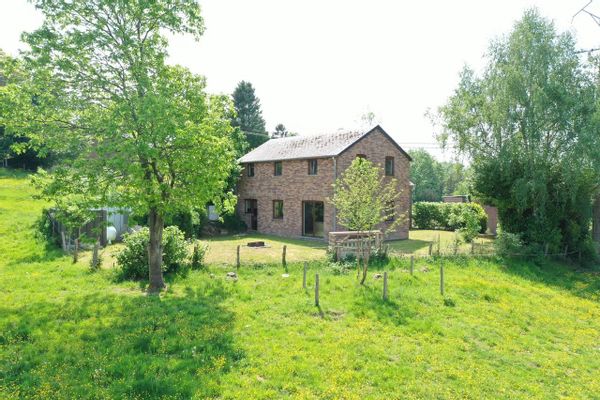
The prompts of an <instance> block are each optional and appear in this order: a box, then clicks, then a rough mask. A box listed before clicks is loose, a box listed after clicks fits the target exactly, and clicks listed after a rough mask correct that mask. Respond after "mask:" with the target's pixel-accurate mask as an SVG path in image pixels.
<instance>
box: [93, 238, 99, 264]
mask: <svg viewBox="0 0 600 400" xmlns="http://www.w3.org/2000/svg"><path fill="white" fill-rule="evenodd" d="M99 268H100V260H99V259H98V242H96V243H94V250H93V252H92V269H93V270H97V269H99Z"/></svg>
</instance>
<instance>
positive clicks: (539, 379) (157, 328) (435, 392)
mask: <svg viewBox="0 0 600 400" xmlns="http://www.w3.org/2000/svg"><path fill="white" fill-rule="evenodd" d="M32 193H33V192H32V189H31V188H30V186H29V183H28V180H27V177H26V176H25V175H23V174H14V173H9V172H7V171H2V170H0V398H2V399H16V398H27V399H36V398H37V399H48V398H53V399H54V398H56V399H71V398H89V399H92V398H93V399H114V398H132V399H134V398H135V399H150V398H165V399H166V398H169V399H188V398H198V399H200V398H239V399H255V398H261V399H272V398H305V399H390V398H403V399H404V398H415V399H416V398H420V399H423V398H437V399H452V398H456V399H458V398H461V399H463V398H472V399H482V398H501V399H517V398H522V399H531V398H539V399H553V398H572V399H595V398H596V399H597V398H599V395H598V394H599V393H600V381H599V380H598V374H599V371H600V277H599V276H598V275H595V274H593V273H582V272H575V270H574V269H572V268H570V267H568V266H563V265H558V264H548V265H535V264H533V263H527V262H516V261H514V262H513V261H511V262H508V261H501V260H498V261H481V260H471V261H468V260H460V259H457V260H455V261H453V262H450V261H447V262H446V264H445V273H446V283H447V286H446V296H445V298H443V297H442V296H440V294H439V269H438V263H437V262H435V261H434V260H426V259H423V260H420V261H419V262H418V263H417V268H416V270H417V272H416V273H415V275H414V276H412V277H411V276H410V274H409V273H408V272H407V270H406V268H407V264H406V261H399V260H396V261H394V262H392V263H390V265H388V266H387V270H388V271H389V276H390V281H389V284H390V300H389V301H388V302H383V301H382V300H381V286H382V282H381V280H375V279H373V274H371V276H370V277H369V279H368V284H367V286H366V287H361V286H360V285H357V284H356V280H355V277H354V274H353V271H350V273H349V274H346V275H337V274H336V271H335V270H333V269H331V268H327V267H326V266H325V264H324V263H312V264H311V265H310V273H309V282H308V283H309V288H308V289H307V290H303V289H302V274H301V265H299V264H292V265H291V266H290V277H288V278H285V277H282V273H283V271H282V270H281V269H280V268H278V267H276V266H261V265H256V266H253V267H252V268H250V267H249V266H246V265H242V268H241V269H240V271H239V273H238V274H239V279H238V280H237V281H231V280H227V279H226V278H225V273H226V272H227V270H226V269H223V268H221V267H217V266H212V267H211V268H210V273H208V272H193V273H191V274H190V275H189V276H188V277H185V278H180V277H179V278H174V279H171V280H170V282H169V285H170V287H169V291H168V292H167V293H165V294H163V295H161V296H160V297H147V296H145V295H144V294H143V291H142V289H141V288H142V287H143V284H139V283H135V282H125V283H116V282H114V280H113V274H112V272H111V268H110V267H111V266H105V269H104V270H103V271H102V272H100V273H91V272H89V271H88V268H87V265H85V263H84V262H81V263H80V264H75V265H74V264H72V263H71V260H70V258H69V257H68V256H63V255H62V254H61V253H60V252H58V251H56V250H47V249H46V248H45V246H44V244H43V243H41V242H39V241H36V239H35V237H34V235H33V228H32V224H33V223H34V221H35V219H36V218H37V216H38V215H39V212H40V210H41V208H42V207H43V204H42V203H41V202H39V201H35V200H32V199H31V194H32ZM316 272H318V273H319V274H320V282H321V306H320V307H319V308H317V307H315V306H314V305H313V284H314V273H316Z"/></svg>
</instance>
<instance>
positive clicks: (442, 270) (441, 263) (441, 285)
mask: <svg viewBox="0 0 600 400" xmlns="http://www.w3.org/2000/svg"><path fill="white" fill-rule="evenodd" d="M440 294H441V295H442V296H443V295H444V262H443V261H441V260H440Z"/></svg>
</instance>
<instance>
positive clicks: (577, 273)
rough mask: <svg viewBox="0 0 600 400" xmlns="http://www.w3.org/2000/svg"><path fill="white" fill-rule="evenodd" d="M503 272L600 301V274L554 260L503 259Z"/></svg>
mask: <svg viewBox="0 0 600 400" xmlns="http://www.w3.org/2000/svg"><path fill="white" fill-rule="evenodd" d="M503 263H504V265H505V266H506V268H505V269H504V271H505V272H507V273H509V274H511V275H516V276H518V277H520V278H523V279H526V280H529V281H532V282H536V283H541V284H543V285H546V286H552V287H555V288H558V289H562V290H566V291H568V292H569V293H571V294H573V295H575V296H578V297H582V298H585V299H589V300H594V301H600V274H599V273H598V272H597V271H586V270H579V269H578V268H577V267H575V266H572V265H568V264H564V263H558V262H554V261H539V262H534V261H530V260H522V259H507V260H504V262H503Z"/></svg>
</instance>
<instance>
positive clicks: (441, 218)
mask: <svg viewBox="0 0 600 400" xmlns="http://www.w3.org/2000/svg"><path fill="white" fill-rule="evenodd" d="M473 217H475V218H476V219H477V221H478V224H479V232H480V233H485V231H486V228H487V214H486V213H485V211H484V210H483V207H481V206H480V205H479V204H477V203H437V202H427V201H422V202H417V203H414V204H413V206H412V227H413V228H416V229H443V230H449V231H454V230H460V229H464V228H466V227H467V223H468V222H469V221H472V219H473Z"/></svg>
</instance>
